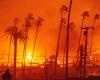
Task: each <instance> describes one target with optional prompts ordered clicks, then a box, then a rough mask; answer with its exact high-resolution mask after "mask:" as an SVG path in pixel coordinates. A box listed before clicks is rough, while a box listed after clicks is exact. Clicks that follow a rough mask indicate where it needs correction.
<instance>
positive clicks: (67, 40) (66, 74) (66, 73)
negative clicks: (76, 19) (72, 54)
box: [65, 0, 72, 80]
mask: <svg viewBox="0 0 100 80" xmlns="http://www.w3.org/2000/svg"><path fill="white" fill-rule="evenodd" d="M71 7H72V0H70V5H69V11H68V20H67V21H68V22H67V35H66V70H65V76H66V78H65V80H68V55H69V29H70V14H71Z"/></svg>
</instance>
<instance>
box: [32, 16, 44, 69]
mask: <svg viewBox="0 0 100 80" xmlns="http://www.w3.org/2000/svg"><path fill="white" fill-rule="evenodd" d="M42 21H44V20H43V18H42V17H38V19H37V20H36V35H35V41H34V45H33V54H32V59H33V55H34V51H35V46H36V41H37V36H38V31H39V27H40V26H41V25H42ZM32 59H31V63H30V70H31V66H32Z"/></svg>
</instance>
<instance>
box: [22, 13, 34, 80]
mask: <svg viewBox="0 0 100 80" xmlns="http://www.w3.org/2000/svg"><path fill="white" fill-rule="evenodd" d="M33 19H34V18H33V15H32V14H31V13H29V14H28V15H27V17H26V18H25V24H24V25H23V26H24V27H23V30H24V35H25V39H26V40H25V41H24V49H23V59H22V69H23V71H22V78H23V77H24V70H25V56H26V48H27V40H28V33H29V29H30V28H31V26H32V23H31V21H33Z"/></svg>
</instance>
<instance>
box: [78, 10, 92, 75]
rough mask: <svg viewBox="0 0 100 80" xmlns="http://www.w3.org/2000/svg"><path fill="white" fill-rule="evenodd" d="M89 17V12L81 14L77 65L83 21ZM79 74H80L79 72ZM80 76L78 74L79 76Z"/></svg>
mask: <svg viewBox="0 0 100 80" xmlns="http://www.w3.org/2000/svg"><path fill="white" fill-rule="evenodd" d="M89 16H90V15H89V12H88V11H85V12H83V13H82V24H81V30H80V34H79V43H78V52H77V53H78V54H77V64H78V61H79V60H78V59H79V58H78V57H80V56H79V48H80V45H81V44H80V42H81V36H82V28H83V27H84V20H85V19H86V18H88V17H89ZM80 73H81V72H80ZM81 75H82V74H80V76H81Z"/></svg>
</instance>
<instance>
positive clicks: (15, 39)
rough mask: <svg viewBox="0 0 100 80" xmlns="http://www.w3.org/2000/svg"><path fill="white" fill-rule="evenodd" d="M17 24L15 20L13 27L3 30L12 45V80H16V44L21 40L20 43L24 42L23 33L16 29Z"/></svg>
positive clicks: (16, 19)
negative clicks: (11, 41)
mask: <svg viewBox="0 0 100 80" xmlns="http://www.w3.org/2000/svg"><path fill="white" fill-rule="evenodd" d="M17 24H18V18H15V21H14V26H12V27H8V28H7V29H6V30H5V33H7V34H8V35H10V39H11V38H12V40H13V44H14V80H16V56H17V42H18V39H19V40H22V41H23V40H25V37H24V35H23V31H22V30H19V28H18V27H17Z"/></svg>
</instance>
